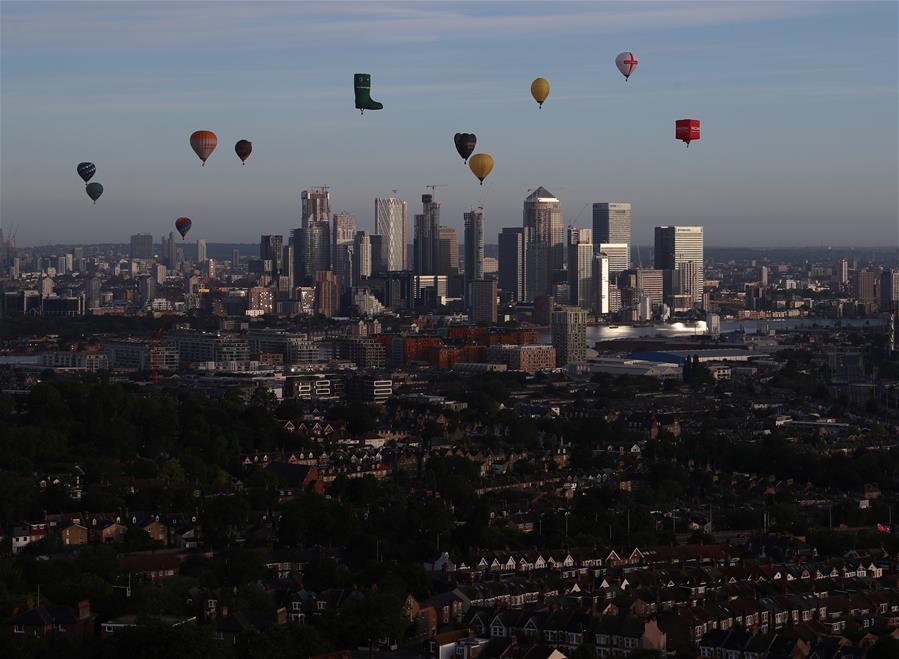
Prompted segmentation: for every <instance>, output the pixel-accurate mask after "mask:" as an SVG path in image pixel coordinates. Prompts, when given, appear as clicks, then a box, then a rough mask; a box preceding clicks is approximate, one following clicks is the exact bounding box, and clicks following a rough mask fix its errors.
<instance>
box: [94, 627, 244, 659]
mask: <svg viewBox="0 0 899 659" xmlns="http://www.w3.org/2000/svg"><path fill="white" fill-rule="evenodd" d="M99 656H100V657H101V658H102V659H107V658H108V659H116V658H117V657H128V658H129V659H159V658H160V657H166V658H167V659H219V658H225V659H227V658H228V657H234V656H235V655H234V649H233V648H232V647H231V646H229V645H227V644H225V643H220V642H218V641H215V640H214V639H213V638H212V632H211V630H210V629H209V627H198V626H197V625H190V624H186V625H179V626H177V627H168V626H165V625H147V626H141V627H130V628H127V629H123V630H121V631H119V632H116V633H115V634H113V635H112V636H110V637H108V638H106V639H105V640H104V641H103V642H102V643H101V645H100V651H99Z"/></svg>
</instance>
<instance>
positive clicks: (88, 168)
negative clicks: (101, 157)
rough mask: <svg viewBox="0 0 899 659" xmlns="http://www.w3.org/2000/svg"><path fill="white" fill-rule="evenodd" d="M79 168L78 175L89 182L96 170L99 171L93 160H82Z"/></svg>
mask: <svg viewBox="0 0 899 659" xmlns="http://www.w3.org/2000/svg"><path fill="white" fill-rule="evenodd" d="M77 170H78V176H80V177H81V178H82V179H84V182H85V183H87V182H88V181H90V180H91V178H92V177H93V176H94V172H96V171H97V168H96V167H95V166H94V163H92V162H80V163H78V167H77Z"/></svg>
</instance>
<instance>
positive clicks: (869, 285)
mask: <svg viewBox="0 0 899 659" xmlns="http://www.w3.org/2000/svg"><path fill="white" fill-rule="evenodd" d="M877 283H878V282H877V277H876V275H875V273H873V272H871V271H870V270H862V271H860V272H857V273H856V274H855V297H856V299H857V300H858V301H859V303H860V304H863V305H865V306H866V307H868V306H871V307H873V306H874V305H875V304H877Z"/></svg>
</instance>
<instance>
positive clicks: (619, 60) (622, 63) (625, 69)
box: [615, 50, 639, 82]
mask: <svg viewBox="0 0 899 659" xmlns="http://www.w3.org/2000/svg"><path fill="white" fill-rule="evenodd" d="M637 64H639V62H637V56H636V55H634V54H633V53H632V52H631V51H629V50H626V51H624V52H623V53H619V54H618V57H616V58H615V66H617V67H618V70H619V71H621V75H623V76H624V81H625V82H627V79H628V78H630V77H631V74H632V73H633V72H634V70H635V69H636V68H637Z"/></svg>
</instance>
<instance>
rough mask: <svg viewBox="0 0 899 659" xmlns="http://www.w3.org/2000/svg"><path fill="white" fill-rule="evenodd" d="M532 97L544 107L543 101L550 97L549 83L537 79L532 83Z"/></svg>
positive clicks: (542, 79)
mask: <svg viewBox="0 0 899 659" xmlns="http://www.w3.org/2000/svg"><path fill="white" fill-rule="evenodd" d="M531 96H533V97H534V100H535V101H537V102H538V103H539V104H540V107H541V108H542V107H543V101H545V100H546V97H547V96H549V83H548V82H547V81H546V80H545V79H544V78H537V79H536V80H534V82H532V83H531Z"/></svg>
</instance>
